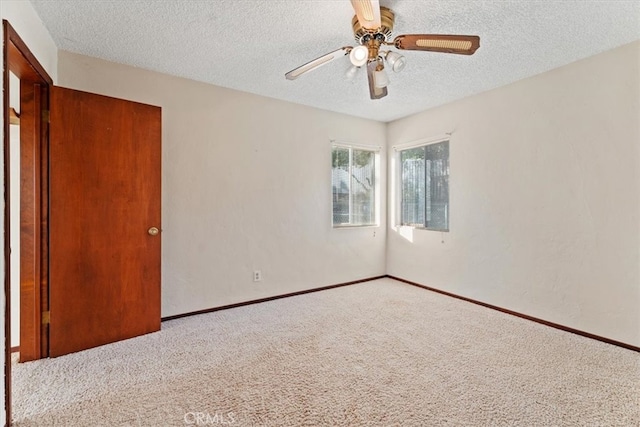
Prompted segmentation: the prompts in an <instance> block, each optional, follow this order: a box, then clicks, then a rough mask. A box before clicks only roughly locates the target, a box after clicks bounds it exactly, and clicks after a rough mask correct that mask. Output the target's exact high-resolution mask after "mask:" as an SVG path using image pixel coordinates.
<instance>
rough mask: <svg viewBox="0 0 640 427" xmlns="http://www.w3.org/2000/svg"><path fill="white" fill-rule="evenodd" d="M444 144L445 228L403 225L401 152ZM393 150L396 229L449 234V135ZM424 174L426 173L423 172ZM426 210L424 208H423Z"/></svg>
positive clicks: (396, 147) (395, 147)
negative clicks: (446, 153)
mask: <svg viewBox="0 0 640 427" xmlns="http://www.w3.org/2000/svg"><path fill="white" fill-rule="evenodd" d="M443 142H446V143H447V144H448V145H449V156H448V160H449V175H448V176H449V181H448V185H447V187H448V193H449V197H448V200H447V228H435V227H427V226H424V225H423V226H421V225H418V224H403V222H402V188H403V182H402V155H401V154H402V152H403V151H407V150H412V149H415V148H421V147H426V146H429V145H434V144H440V143H443ZM393 150H394V157H395V159H394V164H395V169H396V173H395V177H394V178H395V181H396V185H395V186H394V187H395V192H396V197H395V219H396V220H395V223H396V227H397V228H400V227H407V228H411V229H415V230H425V231H436V232H441V233H449V232H451V216H450V213H449V212H451V181H450V178H451V134H446V135H443V136H440V137H434V138H428V139H421V140H417V141H413V142H410V143H407V144H401V145H397V146H394V147H393ZM425 173H426V172H425ZM425 205H426V201H425ZM425 209H426V207H425Z"/></svg>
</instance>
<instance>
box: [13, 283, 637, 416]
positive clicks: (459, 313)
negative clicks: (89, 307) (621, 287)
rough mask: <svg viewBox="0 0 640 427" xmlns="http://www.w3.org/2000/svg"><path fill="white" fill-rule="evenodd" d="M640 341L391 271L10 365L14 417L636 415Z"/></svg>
mask: <svg viewBox="0 0 640 427" xmlns="http://www.w3.org/2000/svg"><path fill="white" fill-rule="evenodd" d="M639 404H640V354H638V353H635V352H632V351H630V350H625V349H623V348H619V347H615V346H611V345H608V344H604V343H601V342H598V341H594V340H590V339H587V338H583V337H580V336H576V335H573V334H570V333H566V332H562V331H559V330H556V329H552V328H549V327H546V326H543V325H539V324H536V323H533V322H530V321H527V320H523V319H520V318H517V317H513V316H509V315H506V314H503V313H500V312H497V311H493V310H490V309H487V308H484V307H480V306H477V305H474V304H470V303H466V302H463V301H460V300H456V299H453V298H449V297H446V296H443V295H440V294H437V293H433V292H429V291H426V290H423V289H420V288H416V287H413V286H410V285H406V284H404V283H400V282H397V281H394V280H391V279H380V280H376V281H371V282H366V283H361V284H357V285H352V286H346V287H342V288H336V289H332V290H327V291H323V292H316V293H311V294H306V295H301V296H297V297H292V298H286V299H281V300H276V301H271V302H266V303H262V304H255V305H250V306H244V307H239V308H234V309H230V310H224V311H219V312H216V313H210V314H204V315H199V316H193V317H189V318H183V319H178V320H173V321H168V322H164V323H163V324H162V331H160V332H158V333H154V334H150V335H146V336H142V337H138V338H134V339H130V340H126V341H122V342H119V343H115V344H110V345H106V346H102V347H99V348H95V349H91V350H87V351H84V352H80V353H75V354H70V355H67V356H63V357H59V358H56V359H44V360H40V361H35V362H29V363H22V364H14V366H13V411H14V425H16V426H47V427H52V426H108V427H113V426H135V427H145V426H185V425H237V426H325V425H339V426H527V427H530V426H639V425H640V405H639Z"/></svg>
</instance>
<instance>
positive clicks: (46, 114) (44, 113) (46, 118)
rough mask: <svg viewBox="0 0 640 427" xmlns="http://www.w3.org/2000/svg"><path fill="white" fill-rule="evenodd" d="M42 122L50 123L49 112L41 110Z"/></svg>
mask: <svg viewBox="0 0 640 427" xmlns="http://www.w3.org/2000/svg"><path fill="white" fill-rule="evenodd" d="M42 121H43V122H45V123H51V114H49V110H42Z"/></svg>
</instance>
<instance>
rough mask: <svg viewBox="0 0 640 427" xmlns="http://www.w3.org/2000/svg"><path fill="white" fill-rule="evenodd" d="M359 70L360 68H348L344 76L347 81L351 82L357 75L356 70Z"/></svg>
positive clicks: (353, 66)
mask: <svg viewBox="0 0 640 427" xmlns="http://www.w3.org/2000/svg"><path fill="white" fill-rule="evenodd" d="M359 69H360V67H356V66H355V65H352V66H350V67H349V68H348V69H347V72H346V73H345V76H346V77H347V80H349V81H352V80H353V78H354V77H355V76H356V74H357V73H358V70H359Z"/></svg>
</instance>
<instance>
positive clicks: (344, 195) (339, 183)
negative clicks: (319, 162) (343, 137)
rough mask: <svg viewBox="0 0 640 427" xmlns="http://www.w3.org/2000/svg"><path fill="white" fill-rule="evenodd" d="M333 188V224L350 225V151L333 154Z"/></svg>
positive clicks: (334, 152)
mask: <svg viewBox="0 0 640 427" xmlns="http://www.w3.org/2000/svg"><path fill="white" fill-rule="evenodd" d="M331 164H332V169H331V186H332V187H333V223H334V224H348V223H349V185H350V180H349V149H348V148H334V149H333V151H332V152H331Z"/></svg>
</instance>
